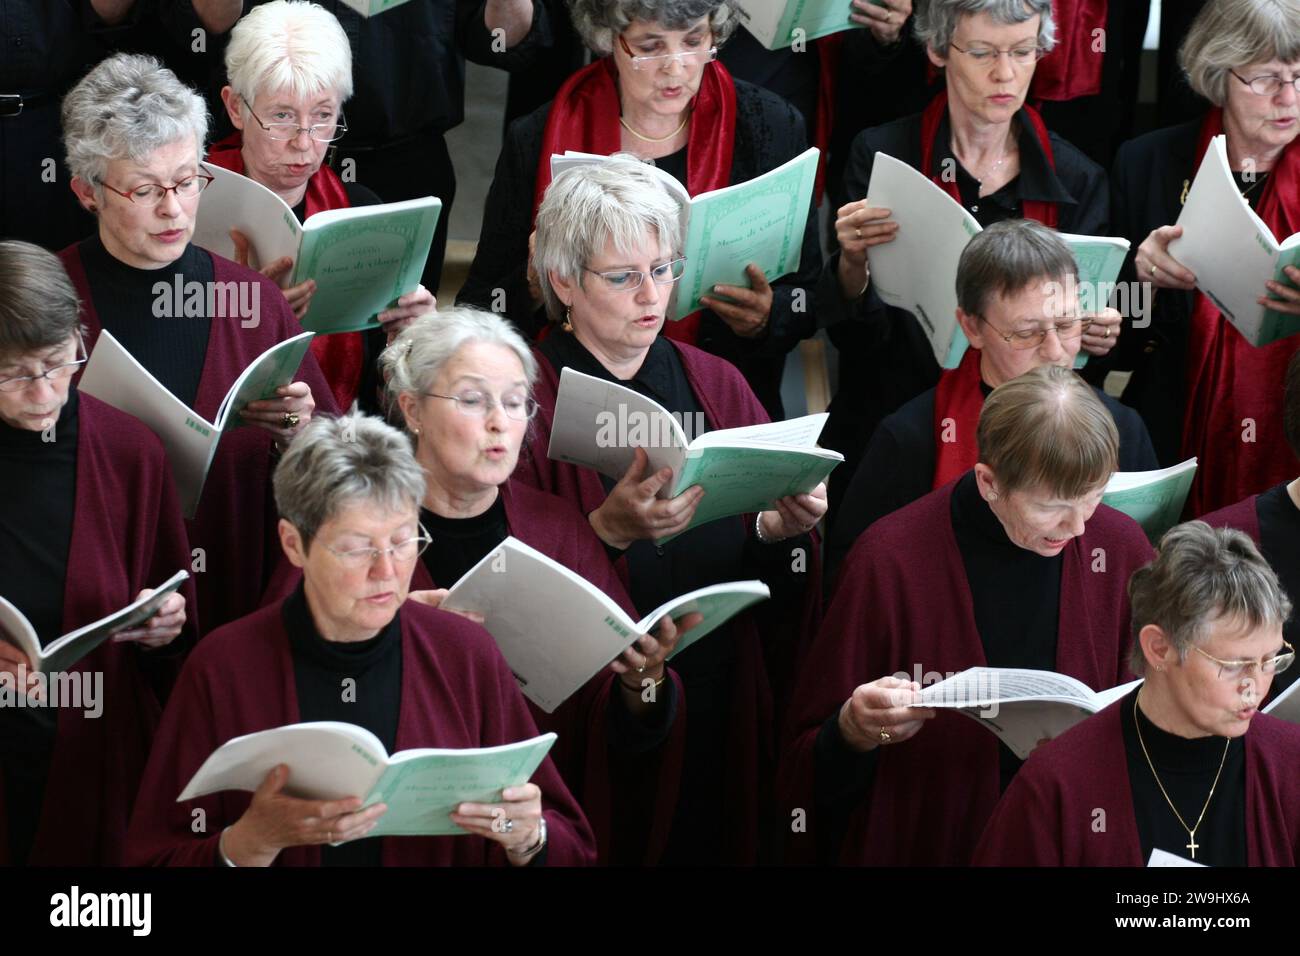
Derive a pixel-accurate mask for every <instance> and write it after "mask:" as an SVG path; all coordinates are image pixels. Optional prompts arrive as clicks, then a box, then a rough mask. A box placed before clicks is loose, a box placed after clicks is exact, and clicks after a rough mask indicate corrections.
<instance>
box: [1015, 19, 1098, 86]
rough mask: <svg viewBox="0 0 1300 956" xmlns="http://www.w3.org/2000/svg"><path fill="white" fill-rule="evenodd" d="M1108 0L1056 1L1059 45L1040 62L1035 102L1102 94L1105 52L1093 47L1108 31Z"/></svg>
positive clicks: (1035, 74)
mask: <svg viewBox="0 0 1300 956" xmlns="http://www.w3.org/2000/svg"><path fill="white" fill-rule="evenodd" d="M1106 6H1107V3H1106V0H1053V2H1052V14H1053V19H1054V20H1055V21H1056V46H1055V47H1053V48H1052V52H1051V53H1049V54H1047V56H1045V57H1043V59H1042V60H1040V61H1039V63H1038V67H1037V68H1036V69H1035V70H1034V80H1033V83H1032V84H1031V85H1030V87H1029V95H1030V96H1031V97H1033V98H1034V100H1058V101H1059V100H1072V99H1075V98H1076V97H1079V96H1095V95H1097V94H1098V93H1100V92H1101V64H1102V60H1103V58H1104V57H1105V51H1104V50H1094V49H1093V47H1094V45H1095V44H1096V42H1097V40H1098V39H1100V37H1099V36H1098V35H1097V34H1096V33H1094V31H1095V30H1105V29H1106Z"/></svg>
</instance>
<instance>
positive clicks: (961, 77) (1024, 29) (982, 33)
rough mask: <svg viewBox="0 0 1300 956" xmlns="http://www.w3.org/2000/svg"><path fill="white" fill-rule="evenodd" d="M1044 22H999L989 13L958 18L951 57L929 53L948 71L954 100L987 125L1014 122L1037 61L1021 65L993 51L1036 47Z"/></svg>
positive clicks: (1034, 17)
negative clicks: (1013, 118)
mask: <svg viewBox="0 0 1300 956" xmlns="http://www.w3.org/2000/svg"><path fill="white" fill-rule="evenodd" d="M1039 19H1040V18H1039V17H1038V16H1037V15H1035V16H1032V17H1030V18H1029V19H1028V20H1026V21H1025V22H1024V23H998V22H996V21H995V20H994V19H993V18H992V17H991V16H989V15H988V14H987V13H977V14H966V15H964V16H961V17H959V18H958V20H957V28H956V30H955V31H954V32H953V37H952V45H951V46H950V47H949V50H948V55H947V56H946V57H942V56H939V55H937V54H936V53H934V51H932V50H931V51H928V52H929V56H930V60H931V62H933V63H934V64H935V65H936V66H940V67H943V68H944V69H945V73H946V82H947V86H948V97H949V100H957V101H959V102H960V103H961V104H962V106H964V107H965V108H966V111H967V112H969V113H972V114H974V115H975V116H976V117H977V118H978V119H980V120H983V121H984V122H986V123H1008V122H1010V121H1011V118H1012V117H1013V116H1015V115H1016V113H1017V112H1018V111H1019V109H1020V108H1021V107H1022V106H1023V105H1024V103H1025V96H1026V94H1027V93H1028V92H1029V83H1030V81H1031V80H1032V79H1033V78H1034V68H1035V66H1037V61H1036V60H1030V61H1029V62H1027V63H1023V64H1017V63H1016V62H1015V57H1014V56H1013V55H1012V54H1010V53H1002V54H999V53H996V52H992V51H996V50H1004V51H1013V50H1028V49H1032V48H1034V47H1037V45H1038V21H1039ZM957 47H960V49H957ZM963 51H965V52H963Z"/></svg>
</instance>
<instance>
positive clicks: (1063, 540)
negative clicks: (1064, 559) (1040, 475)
mask: <svg viewBox="0 0 1300 956" xmlns="http://www.w3.org/2000/svg"><path fill="white" fill-rule="evenodd" d="M976 477H977V481H978V482H979V487H980V493H981V494H982V495H983V497H984V499H985V500H986V501H988V503H989V508H990V509H991V510H992V511H993V513H994V514H995V515H996V516H997V518H998V521H999V522H1001V524H1002V528H1003V530H1004V531H1006V533H1007V537H1008V538H1010V539H1011V542H1012V544H1015V545H1016V546H1017V547H1021V548H1024V549H1025V550H1026V551H1032V552H1034V553H1035V554H1039V555H1042V556H1043V557H1045V558H1051V557H1055V556H1056V555H1058V554H1060V553H1061V551H1062V550H1063V549H1064V548H1065V546H1066V545H1067V544H1069V543H1070V539H1071V538H1077V537H1079V536H1080V535H1081V534H1083V529H1084V525H1085V523H1086V522H1087V521H1088V519H1089V518H1091V517H1092V515H1093V512H1094V511H1096V510H1097V506H1098V505H1100V504H1101V496H1102V493H1103V492H1104V491H1105V490H1106V485H1105V483H1104V482H1103V483H1102V484H1101V485H1099V486H1098V487H1097V488H1096V489H1095V490H1093V491H1092V492H1091V493H1089V494H1087V495H1084V496H1083V497H1081V498H1062V497H1060V496H1059V495H1057V494H1055V493H1053V492H1052V491H1051V490H1049V489H1046V488H1039V487H1035V488H1021V489H1018V490H1016V491H1012V492H1010V493H1009V494H1008V493H1006V492H1003V491H1002V490H1001V486H1000V485H999V484H998V482H997V479H996V476H994V474H993V471H992V469H990V468H989V467H988V466H987V465H984V464H979V465H976ZM990 491H993V492H996V493H997V497H996V498H992V497H991V496H990V494H989V492H990Z"/></svg>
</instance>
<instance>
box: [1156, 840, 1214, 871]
mask: <svg viewBox="0 0 1300 956" xmlns="http://www.w3.org/2000/svg"><path fill="white" fill-rule="evenodd" d="M1199 845H1200V844H1197V846H1199ZM1147 866H1201V867H1203V866H1205V864H1204V863H1197V862H1196V861H1195V860H1189V859H1187V858H1186V857H1181V856H1177V855H1175V854H1173V853H1168V852H1166V851H1164V850H1162V849H1160V848H1159V847H1154V848H1153V849H1152V850H1151V858H1150V859H1148V860H1147Z"/></svg>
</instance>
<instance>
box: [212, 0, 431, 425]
mask: <svg viewBox="0 0 1300 956" xmlns="http://www.w3.org/2000/svg"><path fill="white" fill-rule="evenodd" d="M226 74H227V76H228V77H229V80H230V83H229V85H227V86H225V87H223V88H222V90H221V102H222V104H223V105H224V106H225V107H226V113H227V115H228V116H229V117H230V122H231V125H233V126H234V127H235V131H234V132H233V133H231V134H230V135H229V136H227V137H226V138H225V139H223V140H221V141H220V142H218V143H213V144H212V149H211V150H209V152H208V162H210V163H212V164H213V165H215V166H221V167H223V168H225V169H229V170H231V171H233V172H236V173H242V174H243V175H245V176H247V177H248V178H249V179H252V180H254V181H255V182H259V183H261V184H262V185H263V186H265V187H267V188H268V189H270V190H271V191H272V192H273V193H275V194H276V195H277V196H279V197H280V198H281V199H283V200H284V201H285V203H286V204H287V205H288V206H289V207H290V208H291V209H292V210H293V213H294V215H295V216H296V217H297V218H298V221H299V222H304V221H306V219H307V218H308V217H309V216H314V215H315V214H316V213H318V212H325V211H327V210H330V209H347V208H349V207H352V206H371V205H375V204H377V203H378V202H380V199H379V197H378V196H376V195H375V194H374V193H373V192H371V191H370V190H369V189H366V188H365V187H364V186H362V185H360V184H359V183H353V182H345V181H344V180H342V179H341V178H340V177H339V175H338V174H337V173H335V172H334V170H333V169H331V168H330V167H329V166H328V165H326V164H325V163H324V159H325V153H326V150H327V149H328V147H329V144H330V143H332V142H336V141H337V140H339V139H340V138H342V136H343V135H344V134H345V133H346V132H347V130H348V128H347V124H346V123H345V122H344V118H343V103H344V102H345V101H346V100H347V99H348V97H350V96H351V95H352V48H351V46H350V45H349V43H348V36H347V34H346V33H344V32H343V27H342V26H341V25H340V24H339V21H338V20H337V19H336V18H335V16H334V14H332V13H330V12H329V11H328V10H326V9H325V8H324V7H322V6H320V5H318V4H315V3H305V2H300V0H273V2H271V3H264V4H259V5H258V6H256V7H254V8H253V9H252V10H249V11H248V13H247V14H246V15H245V16H244V17H242V18H241V19H240V20H239V22H238V23H236V24H235V28H234V29H233V30H231V32H230V40H229V42H228V43H227V45H226ZM231 238H232V239H233V240H234V242H235V248H236V258H237V260H238V261H239V262H240V263H241V264H243V265H248V264H249V258H250V255H252V257H253V258H254V260H255V261H259V262H260V263H261V266H262V270H261V271H262V274H263V275H264V276H266V277H267V278H268V279H271V280H272V281H274V282H283V281H288V278H289V275H290V273H291V271H292V269H293V260H292V259H290V258H289V257H288V256H285V257H283V258H280V259H277V260H275V261H274V262H265V261H261V260H262V259H264V257H258V256H257V255H256V250H257V241H258V237H257V236H245V235H243V234H242V233H240V232H239V230H237V229H236V230H232V232H231ZM315 291H316V282H315V280H313V279H307V280H305V281H303V282H301V283H299V284H298V285H296V286H292V287H290V288H287V289H285V290H284V295H285V298H286V299H288V300H289V305H291V306H292V307H293V310H294V315H296V316H297V317H298V319H299V320H301V319H302V318H303V317H304V316H305V315H306V314H307V310H308V309H309V308H310V306H311V298H312V295H313V294H314V292H315ZM435 305H436V303H435V302H434V298H433V294H432V293H431V292H429V291H428V290H427V289H425V287H424V286H418V287H417V288H416V289H415V290H414V291H412V292H408V293H406V294H405V295H403V296H401V297H400V298H399V299H398V300H397V304H396V305H395V306H394V307H393V308H391V309H385V310H384V311H383V312H381V313H380V314H379V316H378V318H379V321H380V323H382V324H383V327H384V331H385V332H386V333H387V337H388V338H389V339H391V338H392V337H393V336H394V335H396V334H397V333H398V332H399V331H401V329H402V328H403V327H404V326H405V325H406V324H407V323H408V322H410V321H411V319H413V318H415V316H417V315H423V314H424V313H425V312H428V311H429V310H431V309H432V308H434V306H435ZM376 339H378V341H376ZM382 342H383V339H382V337H380V336H377V335H369V334H365V333H361V332H340V333H335V334H333V335H320V336H317V337H316V338H315V339H313V340H312V343H311V349H312V354H314V355H315V356H316V359H317V361H318V362H319V363H320V366H321V369H322V371H323V372H324V373H325V378H326V379H327V380H328V381H329V383H330V387H331V388H332V389H333V391H334V400H335V403H336V404H337V405H338V407H339V408H349V407H350V406H351V405H352V402H353V401H354V400H355V399H357V398H358V397H360V398H361V399H362V400H363V401H364V402H365V403H366V405H367V406H373V405H375V404H376V402H375V395H374V390H375V388H376V386H377V385H378V381H377V379H376V378H375V374H374V362H375V358H376V355H377V353H378V348H376V345H378V346H379V347H382Z"/></svg>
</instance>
